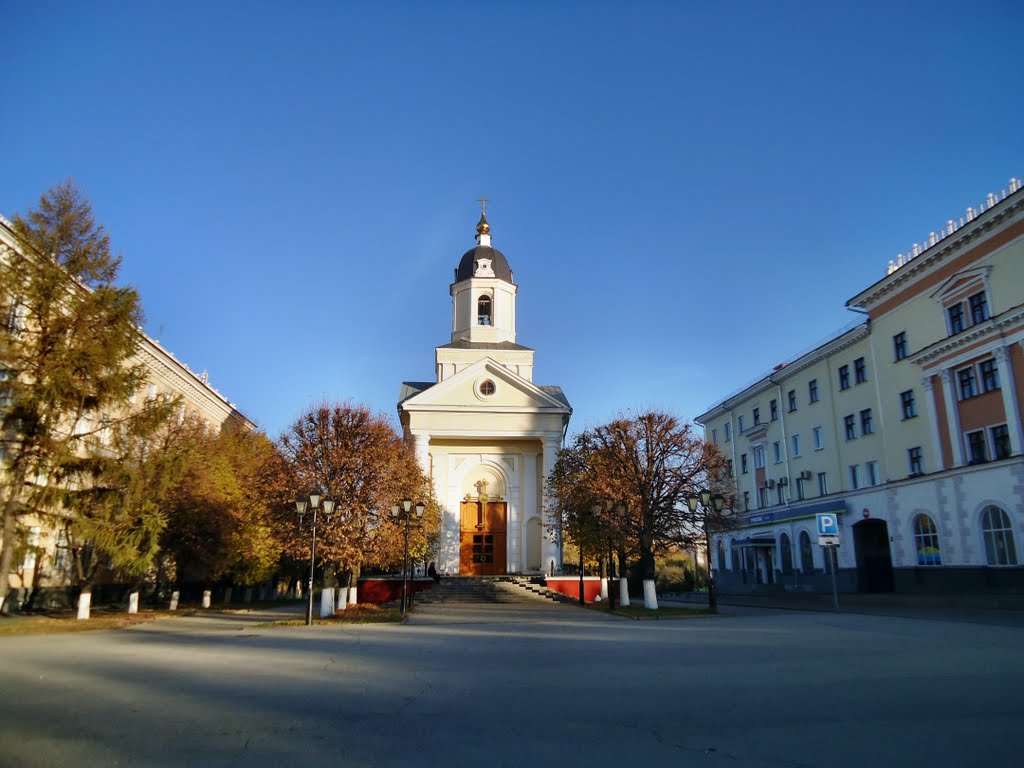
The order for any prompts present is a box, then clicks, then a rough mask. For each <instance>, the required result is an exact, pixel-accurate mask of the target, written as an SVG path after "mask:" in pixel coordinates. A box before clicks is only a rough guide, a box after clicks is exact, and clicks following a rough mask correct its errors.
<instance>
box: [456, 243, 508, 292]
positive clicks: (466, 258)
mask: <svg viewBox="0 0 1024 768" xmlns="http://www.w3.org/2000/svg"><path fill="white" fill-rule="evenodd" d="M480 259H490V260H491V269H493V270H494V276H495V277H496V278H498V279H499V280H504V281H505V282H507V283H511V282H513V281H512V268H511V267H509V265H508V259H506V258H505V254H503V253H502V252H501V251H499V250H498V249H497V248H491V247H490V246H489V245H478V246H477V247H476V248H470V249H469V250H468V251H466V252H465V253H464V254H463V255H462V261H460V262H459V266H458V269H456V270H455V282H456V283H461V282H462V281H463V280H469V278H471V277H472V276H473V269H474V266H475V265H476V262H477V261H479V260H480Z"/></svg>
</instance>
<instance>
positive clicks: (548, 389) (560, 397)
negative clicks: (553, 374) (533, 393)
mask: <svg viewBox="0 0 1024 768" xmlns="http://www.w3.org/2000/svg"><path fill="white" fill-rule="evenodd" d="M537 389H539V390H540V391H541V392H543V393H544V394H545V395H550V396H551V397H553V398H555V400H557V401H558V402H560V403H564V404H565V406H566V407H567V408H568V409H569V410H570V411H571V410H572V406H571V405H569V398H567V397H566V396H565V393H564V392H563V391H562V388H561V387H556V386H554V385H551V384H539V385H537Z"/></svg>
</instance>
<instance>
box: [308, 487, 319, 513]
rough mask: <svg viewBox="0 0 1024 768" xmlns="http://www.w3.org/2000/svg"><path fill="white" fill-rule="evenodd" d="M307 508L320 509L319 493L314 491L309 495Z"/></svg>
mask: <svg viewBox="0 0 1024 768" xmlns="http://www.w3.org/2000/svg"><path fill="white" fill-rule="evenodd" d="M309 506H311V507H312V508H313V509H319V507H320V493H319V492H317V491H314V492H313V493H311V494H309Z"/></svg>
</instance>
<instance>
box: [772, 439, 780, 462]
mask: <svg viewBox="0 0 1024 768" xmlns="http://www.w3.org/2000/svg"><path fill="white" fill-rule="evenodd" d="M772 459H774V460H775V463H776V464H778V463H779V462H780V461H782V443H780V442H779V441H778V440H776V441H775V442H774V443H772Z"/></svg>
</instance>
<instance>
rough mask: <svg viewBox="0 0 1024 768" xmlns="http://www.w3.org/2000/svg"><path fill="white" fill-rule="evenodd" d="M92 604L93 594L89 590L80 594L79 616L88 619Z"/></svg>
mask: <svg viewBox="0 0 1024 768" xmlns="http://www.w3.org/2000/svg"><path fill="white" fill-rule="evenodd" d="M91 606H92V595H91V594H90V593H88V592H83V593H82V594H80V595H79V596H78V618H80V619H88V618H89V608H90V607H91Z"/></svg>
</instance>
